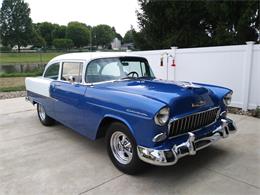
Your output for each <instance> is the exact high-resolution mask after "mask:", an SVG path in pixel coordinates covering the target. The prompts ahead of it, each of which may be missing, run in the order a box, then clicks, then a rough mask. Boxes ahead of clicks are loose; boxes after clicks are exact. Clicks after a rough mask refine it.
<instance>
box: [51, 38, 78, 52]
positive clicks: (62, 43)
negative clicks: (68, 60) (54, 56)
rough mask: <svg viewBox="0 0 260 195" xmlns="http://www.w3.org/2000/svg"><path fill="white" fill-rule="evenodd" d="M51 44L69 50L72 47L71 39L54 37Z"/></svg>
mask: <svg viewBox="0 0 260 195" xmlns="http://www.w3.org/2000/svg"><path fill="white" fill-rule="evenodd" d="M53 45H54V47H55V48H57V49H66V50H69V49H71V48H72V47H73V45H74V43H73V41H72V40H71V39H54V40H53Z"/></svg>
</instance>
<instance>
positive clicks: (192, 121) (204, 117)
mask: <svg viewBox="0 0 260 195" xmlns="http://www.w3.org/2000/svg"><path fill="white" fill-rule="evenodd" d="M218 115H219V108H213V109H209V110H206V111H203V112H199V113H195V114H192V115H188V116H185V117H183V118H180V119H176V120H173V121H171V122H170V124H169V125H170V126H169V127H170V128H169V129H170V130H169V136H170V137H173V136H176V135H180V134H183V133H187V132H191V131H195V130H197V129H200V128H202V127H204V126H207V125H210V124H211V123H213V122H214V121H215V120H216V118H217V117H218Z"/></svg>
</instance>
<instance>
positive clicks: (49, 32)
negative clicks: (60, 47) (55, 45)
mask: <svg viewBox="0 0 260 195" xmlns="http://www.w3.org/2000/svg"><path fill="white" fill-rule="evenodd" d="M37 28H38V32H39V34H40V36H41V37H43V38H44V40H45V41H46V44H47V47H51V46H52V42H53V32H54V29H55V26H54V25H53V24H52V23H50V22H42V23H38V24H37Z"/></svg>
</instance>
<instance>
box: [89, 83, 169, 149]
mask: <svg viewBox="0 0 260 195" xmlns="http://www.w3.org/2000/svg"><path fill="white" fill-rule="evenodd" d="M94 97H95V98H94ZM85 98H86V101H85V102H86V103H87V105H88V106H87V107H86V110H88V111H89V112H91V115H92V116H95V117H92V120H91V124H92V125H91V126H93V127H95V129H96V130H98V128H99V126H100V123H101V122H102V120H103V119H104V118H105V117H110V118H114V119H116V120H119V121H121V122H122V123H124V124H125V125H127V126H128V128H129V130H130V131H131V133H132V134H133V136H134V137H135V139H136V142H137V144H142V145H145V146H153V144H154V143H153V142H152V139H153V137H154V136H155V135H156V134H158V133H160V132H163V131H165V130H167V129H163V127H159V126H157V125H155V123H154V119H153V118H154V116H155V114H156V113H157V112H158V110H160V109H161V108H162V107H164V106H165V104H164V103H162V102H159V101H156V100H154V99H151V98H148V97H145V96H141V95H137V94H130V93H126V92H122V91H111V90H102V89H98V88H88V89H87V90H86V93H85ZM164 128H165V127H164ZM93 133H94V134H95V135H93V138H94V137H96V136H97V131H96V132H93Z"/></svg>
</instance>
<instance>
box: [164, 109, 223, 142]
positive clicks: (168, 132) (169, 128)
mask: <svg viewBox="0 0 260 195" xmlns="http://www.w3.org/2000/svg"><path fill="white" fill-rule="evenodd" d="M214 109H218V111H217V116H216V118H215V120H214V121H213V122H212V123H210V124H208V125H206V126H203V127H201V128H198V129H195V130H193V131H192V132H197V131H199V130H201V129H202V128H207V127H209V126H210V125H212V124H214V123H215V122H216V121H217V119H218V118H219V116H220V115H219V113H220V107H219V106H216V107H213V108H210V109H208V110H204V111H200V112H195V113H192V114H189V115H186V116H182V117H174V118H172V119H171V120H170V121H169V123H168V131H167V134H168V136H169V135H170V131H171V124H172V123H173V122H174V121H176V120H180V119H183V118H186V117H189V116H193V115H198V114H201V113H205V112H208V111H211V110H214ZM180 129H181V128H180ZM185 134H187V132H185V133H182V134H178V135H175V136H171V137H168V138H169V139H173V138H176V137H179V136H182V135H185Z"/></svg>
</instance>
